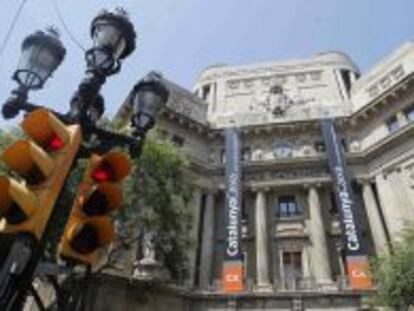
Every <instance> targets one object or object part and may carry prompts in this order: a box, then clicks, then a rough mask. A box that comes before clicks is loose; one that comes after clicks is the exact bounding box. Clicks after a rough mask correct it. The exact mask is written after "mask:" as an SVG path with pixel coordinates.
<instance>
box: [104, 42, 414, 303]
mask: <svg viewBox="0 0 414 311" xmlns="http://www.w3.org/2000/svg"><path fill="white" fill-rule="evenodd" d="M168 87H169V89H170V92H171V96H170V100H169V102H168V105H167V108H166V109H165V111H164V113H163V114H162V116H161V117H160V120H159V121H158V124H159V127H160V130H161V131H162V132H163V133H164V134H165V135H166V136H167V137H169V138H170V139H171V140H172V141H173V142H174V143H175V144H177V145H178V146H180V147H181V148H183V149H185V150H186V151H187V153H188V156H189V159H190V162H191V164H190V167H189V171H190V173H191V175H192V180H193V181H194V184H195V186H196V187H197V188H196V189H197V191H196V204H195V208H194V218H195V223H194V225H195V228H194V235H195V236H196V237H197V238H196V239H197V247H196V248H195V249H194V250H192V251H191V254H190V256H191V260H192V269H191V271H192V273H191V277H190V280H189V283H188V286H187V287H185V288H172V287H171V288H165V289H163V290H160V294H159V295H160V297H161V298H160V299H158V300H157V299H155V300H154V301H156V302H157V303H158V304H159V305H158V307H155V309H153V310H163V309H167V308H168V310H173V309H174V307H175V308H176V309H177V310H314V311H316V310H343V311H345V310H363V309H367V310H368V309H369V308H370V307H369V306H368V304H367V299H366V297H369V295H370V294H371V293H372V292H371V291H355V290H351V289H350V287H349V284H348V281H347V270H346V267H345V263H344V245H343V233H342V230H341V226H340V220H339V217H338V207H337V206H336V203H335V200H334V195H333V184H332V179H331V176H330V174H329V170H328V163H327V155H326V152H325V151H326V150H325V145H324V140H323V137H322V134H321V127H320V121H321V120H322V119H324V118H328V117H330V118H334V119H335V123H336V128H337V131H338V133H339V135H340V137H341V142H342V146H343V149H344V151H345V155H346V161H347V164H348V170H349V175H350V177H351V180H352V187H353V190H354V193H355V194H356V200H357V201H358V203H359V206H360V207H361V210H360V215H361V217H360V218H361V219H360V221H361V222H362V224H363V228H364V230H363V232H362V236H363V239H364V240H365V241H366V242H367V244H368V249H367V251H368V255H375V254H378V253H380V252H386V251H387V250H388V249H389V245H390V243H392V240H393V239H398V234H399V232H401V229H402V228H403V226H404V223H405V222H406V221H411V220H414V43H407V44H404V45H403V46H401V47H400V48H398V49H397V50H395V51H394V52H393V53H392V54H390V55H389V56H387V57H386V58H384V59H383V60H382V61H381V62H379V63H378V64H377V65H375V66H374V67H373V68H372V69H371V70H369V71H367V72H365V73H363V74H361V73H360V72H359V70H358V68H357V66H356V65H355V64H354V63H353V62H352V60H351V59H350V58H349V57H348V56H347V55H346V54H344V53H341V52H326V53H321V54H317V55H315V56H313V57H310V58H306V59H297V60H289V61H283V62H268V63H261V64H253V65H246V66H227V65H220V66H212V67H209V68H207V69H206V70H204V71H203V72H202V73H201V74H200V76H199V77H198V79H197V81H196V83H195V86H194V88H193V90H192V91H188V90H185V89H183V88H182V87H180V86H178V85H176V84H175V83H173V82H168ZM128 113H129V107H128V101H126V102H125V103H124V104H123V105H122V106H121V108H120V110H119V112H118V114H117V118H119V119H122V120H127V117H128ZM228 127H238V128H240V130H241V132H242V143H243V147H242V170H243V209H242V245H243V252H244V266H245V272H244V280H245V291H244V292H242V293H239V294H236V295H228V294H225V293H223V292H222V287H221V286H222V284H221V269H222V263H223V254H224V240H225V236H224V234H225V228H224V227H225V225H224V200H225V192H224V191H225V187H224V185H225V180H224V163H225V160H226V159H225V154H224V135H223V130H224V129H225V128H228ZM120 280H121V279H119V278H118V279H117V281H116V282H121V281H120ZM113 282H115V281H113ZM116 282H115V283H112V284H116ZM102 286H103V285H102ZM105 286H109V285H108V284H107V285H105ZM120 288H121V287H119V286H118V287H117V289H116V290H117V291H120V290H121V289H120ZM127 290H128V291H132V293H133V292H134V289H133V287H132V288H131V287H128V289H127ZM107 292H109V290H108V291H107ZM131 295H132V296H133V294H131ZM122 296H123V298H125V297H126V296H128V295H126V294H123V295H122ZM100 297H101V298H100V299H99V301H98V300H97V301H98V302H96V303H97V305H96V306H98V305H100V306H101V307H96V310H115V309H110V308H109V309H108V307H107V308H105V307H104V306H105V305H106V306H108V305H110V304H111V302H110V300H111V299H113V298H111V297H114V296H111V295H109V296H108V295H106V296H105V295H101V296H100ZM163 299H165V300H163ZM112 301H113V300H112ZM162 302H164V303H162ZM160 304H161V305H163V306H164V307H161V306H160ZM101 308H102V309H101ZM116 310H135V309H133V306H132V305H131V306H128V307H127V305H126V302H125V305H124V307H121V308H117V309H116ZM145 310H146V309H145Z"/></svg>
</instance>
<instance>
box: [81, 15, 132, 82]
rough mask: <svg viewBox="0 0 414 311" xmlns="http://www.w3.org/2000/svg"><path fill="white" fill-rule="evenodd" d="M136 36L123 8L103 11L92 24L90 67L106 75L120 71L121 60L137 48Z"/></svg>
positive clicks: (88, 60)
mask: <svg viewBox="0 0 414 311" xmlns="http://www.w3.org/2000/svg"><path fill="white" fill-rule="evenodd" d="M135 37H136V35H135V31H134V27H133V25H132V23H131V22H130V21H129V19H128V15H127V13H126V12H125V11H124V10H123V9H117V10H115V12H114V13H112V12H109V11H107V10H103V11H101V12H100V13H99V14H98V16H96V17H95V19H94V20H93V21H92V24H91V38H92V40H93V47H92V48H91V49H90V50H88V51H87V53H86V61H87V65H88V69H89V70H93V71H95V70H96V71H101V72H102V73H105V75H109V74H112V73H115V72H117V71H119V68H120V61H121V60H122V59H124V58H125V57H127V56H128V55H130V54H131V53H132V52H133V51H134V50H135Z"/></svg>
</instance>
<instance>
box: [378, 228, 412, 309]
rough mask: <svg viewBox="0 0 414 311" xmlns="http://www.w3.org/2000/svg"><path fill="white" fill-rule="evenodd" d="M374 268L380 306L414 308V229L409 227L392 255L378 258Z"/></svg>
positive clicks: (397, 242) (395, 245) (394, 245)
mask: <svg viewBox="0 0 414 311" xmlns="http://www.w3.org/2000/svg"><path fill="white" fill-rule="evenodd" d="M373 267H374V278H375V280H376V284H377V291H378V294H377V300H378V303H379V304H380V305H385V306H388V307H391V308H393V309H395V310H402V311H403V310H408V309H409V307H410V306H413V305H414V228H413V227H411V228H409V227H407V228H406V229H405V230H404V231H403V233H402V235H401V237H400V239H399V240H398V241H396V242H395V243H394V244H393V249H392V251H391V252H390V254H383V255H381V256H380V257H378V258H377V260H376V261H375V262H374V266H373Z"/></svg>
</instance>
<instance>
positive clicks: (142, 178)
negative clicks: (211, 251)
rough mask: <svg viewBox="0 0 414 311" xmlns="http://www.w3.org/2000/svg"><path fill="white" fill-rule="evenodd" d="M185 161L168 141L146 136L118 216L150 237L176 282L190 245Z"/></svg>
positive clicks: (184, 268) (189, 195) (183, 272)
mask: <svg viewBox="0 0 414 311" xmlns="http://www.w3.org/2000/svg"><path fill="white" fill-rule="evenodd" d="M185 162H186V160H185V156H184V154H183V153H181V152H180V151H179V150H178V149H177V148H176V147H175V146H174V145H173V144H172V143H171V142H168V141H165V140H161V139H159V137H157V136H156V135H151V136H149V137H148V138H147V141H146V144H145V146H144V150H143V154H142V156H141V158H140V159H139V161H137V163H134V174H132V175H131V176H130V178H129V180H128V182H127V183H126V189H125V190H126V208H125V209H124V213H123V214H121V217H122V216H123V217H124V218H125V219H131V217H132V218H133V219H134V224H135V225H136V226H138V228H140V232H142V233H152V234H153V238H154V240H153V243H154V247H155V250H156V253H157V254H158V255H159V256H158V257H159V260H161V261H163V263H164V265H165V267H166V268H167V269H168V270H169V271H170V273H171V275H172V277H173V278H174V279H176V280H177V281H182V280H183V279H184V278H185V277H186V275H187V269H188V259H187V254H188V250H189V248H190V247H191V246H192V244H193V243H192V237H191V236H190V232H191V226H192V209H191V202H192V188H191V186H190V183H189V181H188V180H187V179H186V177H185V175H184V167H185Z"/></svg>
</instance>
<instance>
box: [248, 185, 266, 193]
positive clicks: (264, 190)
mask: <svg viewBox="0 0 414 311" xmlns="http://www.w3.org/2000/svg"><path fill="white" fill-rule="evenodd" d="M250 190H251V191H252V192H254V193H257V192H264V193H266V192H270V187H263V186H262V187H260V186H252V187H251V188H250Z"/></svg>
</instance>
